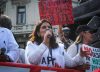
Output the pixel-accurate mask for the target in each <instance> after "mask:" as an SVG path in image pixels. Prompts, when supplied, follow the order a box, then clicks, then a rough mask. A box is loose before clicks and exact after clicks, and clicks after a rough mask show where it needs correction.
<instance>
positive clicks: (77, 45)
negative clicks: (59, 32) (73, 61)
mask: <svg viewBox="0 0 100 72" xmlns="http://www.w3.org/2000/svg"><path fill="white" fill-rule="evenodd" d="M76 47H77V53H78V49H79V44H78V43H76Z"/></svg>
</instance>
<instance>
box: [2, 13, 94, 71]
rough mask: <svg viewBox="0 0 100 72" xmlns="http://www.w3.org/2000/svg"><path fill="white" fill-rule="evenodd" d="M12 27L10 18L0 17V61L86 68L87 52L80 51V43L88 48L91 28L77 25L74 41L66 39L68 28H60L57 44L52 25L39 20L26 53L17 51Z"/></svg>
mask: <svg viewBox="0 0 100 72" xmlns="http://www.w3.org/2000/svg"><path fill="white" fill-rule="evenodd" d="M11 28H12V24H11V19H10V18H9V17H8V16H6V15H0V62H15V63H18V62H19V63H25V64H32V65H39V66H47V67H57V68H74V69H79V70H86V69H89V66H90V65H89V64H87V63H85V61H84V58H85V57H87V56H88V53H89V52H88V51H84V50H83V49H82V44H86V45H89V43H91V41H92V40H93V38H92V36H93V33H94V29H92V28H90V27H89V26H87V25H80V26H78V28H77V29H76V34H77V38H76V40H75V41H73V40H71V39H70V38H69V36H70V35H69V33H70V28H69V27H64V28H62V29H61V32H59V33H58V34H59V35H58V36H59V39H60V40H61V42H60V43H59V42H57V41H56V37H55V35H54V33H53V28H52V24H51V23H50V22H49V21H48V20H45V19H44V20H41V21H39V22H38V24H37V25H36V27H35V28H34V31H33V32H32V33H31V35H30V39H29V40H28V41H27V44H26V47H25V50H23V49H19V46H18V44H17V42H16V40H15V38H14V36H13V33H12V32H11ZM22 52H23V53H22ZM24 54H25V55H24ZM21 56H22V57H21ZM24 57H25V58H24Z"/></svg>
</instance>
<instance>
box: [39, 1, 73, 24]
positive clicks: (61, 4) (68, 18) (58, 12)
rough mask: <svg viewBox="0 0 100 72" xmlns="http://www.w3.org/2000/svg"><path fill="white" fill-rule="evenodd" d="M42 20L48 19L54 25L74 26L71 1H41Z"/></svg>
mask: <svg viewBox="0 0 100 72" xmlns="http://www.w3.org/2000/svg"><path fill="white" fill-rule="evenodd" d="M39 12H40V19H48V20H49V21H50V22H51V23H52V25H60V24H61V25H63V24H73V23H74V20H73V15H72V1H71V0H39Z"/></svg>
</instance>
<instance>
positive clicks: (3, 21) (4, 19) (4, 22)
mask: <svg viewBox="0 0 100 72" xmlns="http://www.w3.org/2000/svg"><path fill="white" fill-rule="evenodd" d="M0 27H5V28H8V29H10V30H11V28H12V22H11V19H10V18H9V17H8V16H6V15H0Z"/></svg>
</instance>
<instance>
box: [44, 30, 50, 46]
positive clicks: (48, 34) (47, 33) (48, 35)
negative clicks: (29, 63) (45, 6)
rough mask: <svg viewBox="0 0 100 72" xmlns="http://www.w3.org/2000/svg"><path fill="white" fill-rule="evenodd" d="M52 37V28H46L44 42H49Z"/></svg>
mask: <svg viewBox="0 0 100 72" xmlns="http://www.w3.org/2000/svg"><path fill="white" fill-rule="evenodd" d="M51 37H52V30H51V29H46V33H45V34H44V41H43V42H44V43H45V44H49V41H50V38H51Z"/></svg>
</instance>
